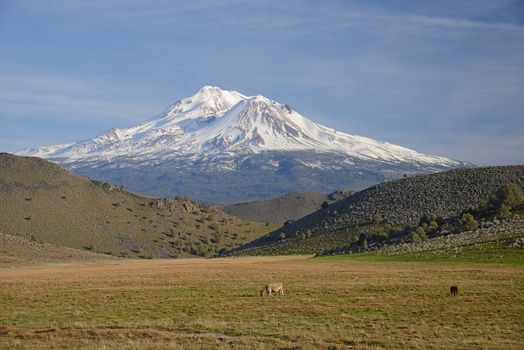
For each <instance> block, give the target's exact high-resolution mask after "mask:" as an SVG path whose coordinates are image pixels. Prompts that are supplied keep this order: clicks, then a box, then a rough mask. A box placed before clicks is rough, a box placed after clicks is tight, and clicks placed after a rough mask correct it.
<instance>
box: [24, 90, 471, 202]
mask: <svg viewBox="0 0 524 350" xmlns="http://www.w3.org/2000/svg"><path fill="white" fill-rule="evenodd" d="M18 154H20V155H31V156H38V157H43V158H47V159H49V160H52V161H54V162H57V163H60V164H63V165H65V166H66V167H68V168H69V169H72V170H74V171H75V172H77V173H78V174H81V175H85V176H90V177H92V178H98V179H103V180H104V181H110V182H114V183H118V184H122V185H125V186H126V187H127V188H130V189H132V190H134V191H139V192H141V193H148V194H151V195H156V196H175V195H185V196H190V197H192V198H195V199H197V200H199V201H205V202H210V203H232V202H238V201H246V200H251V199H260V198H270V197H274V196H277V195H280V194H282V193H290V192H301V191H302V192H303V191H314V192H323V193H328V192H331V191H334V190H336V189H340V188H356V189H361V188H365V187H367V186H369V185H371V184H376V183H378V182H382V181H384V180H386V179H392V178H398V177H400V176H401V175H403V174H417V173H424V172H432V171H438V170H444V169H451V168H455V167H461V166H465V165H467V164H466V163H463V162H459V161H454V160H451V159H448V158H445V157H438V156H431V155H425V154H421V153H419V152H416V151H414V150H411V149H408V148H405V147H401V146H398V145H393V144H390V143H387V142H381V141H376V140H372V139H370V138H366V137H362V136H356V135H350V134H347V133H343V132H339V131H336V130H333V129H331V128H328V127H325V126H323V125H320V124H317V123H315V122H313V121H311V120H310V119H308V118H306V117H304V116H302V115H301V114H300V113H298V112H297V111H296V110H294V109H293V108H291V107H290V106H288V105H285V104H281V103H279V102H276V101H273V100H270V99H268V98H266V97H263V96H260V95H259V96H245V95H243V94H241V93H239V92H236V91H228V90H222V89H220V88H217V87H211V86H205V87H203V88H202V89H200V90H199V91H197V92H196V93H195V94H194V95H193V96H190V97H187V98H183V99H181V100H179V101H177V102H176V103H175V104H173V105H172V106H170V107H169V108H167V109H166V110H165V111H164V112H163V113H162V114H161V115H159V116H157V117H155V118H153V119H151V120H149V121H146V122H144V123H142V124H139V125H136V126H133V127H130V128H121V129H112V130H110V131H108V132H107V133H105V134H103V135H100V136H97V137H95V138H92V139H88V140H84V141H79V142H76V143H72V144H66V145H57V146H50V147H40V148H36V149H31V150H26V151H22V152H19V153H18Z"/></svg>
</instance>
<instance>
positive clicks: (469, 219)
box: [460, 213, 479, 231]
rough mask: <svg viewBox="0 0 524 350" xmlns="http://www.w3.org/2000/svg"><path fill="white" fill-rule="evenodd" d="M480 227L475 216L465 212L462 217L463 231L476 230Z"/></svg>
mask: <svg viewBox="0 0 524 350" xmlns="http://www.w3.org/2000/svg"><path fill="white" fill-rule="evenodd" d="M478 227H479V224H478V222H477V220H475V217H474V216H473V215H471V214H469V213H466V214H463V215H462V217H461V218H460V228H461V230H463V231H474V230H476V229H477V228H478Z"/></svg>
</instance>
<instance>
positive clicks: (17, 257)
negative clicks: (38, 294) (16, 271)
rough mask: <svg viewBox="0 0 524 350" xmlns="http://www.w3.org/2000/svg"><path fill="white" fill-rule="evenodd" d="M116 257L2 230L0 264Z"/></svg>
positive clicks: (95, 259)
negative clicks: (9, 233)
mask: <svg viewBox="0 0 524 350" xmlns="http://www.w3.org/2000/svg"><path fill="white" fill-rule="evenodd" d="M111 259H115V258H114V257H111V256H109V255H105V254H95V253H92V252H89V251H85V250H79V249H73V248H67V247H63V246H58V245H55V244H49V243H38V242H33V241H31V240H29V239H26V238H22V237H19V236H13V235H7V234H4V233H1V232H0V266H1V265H4V264H7V265H15V264H28V263H56V262H78V261H82V262H100V261H108V260H109V261H110V260H111Z"/></svg>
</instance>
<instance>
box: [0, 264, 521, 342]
mask: <svg viewBox="0 0 524 350" xmlns="http://www.w3.org/2000/svg"><path fill="white" fill-rule="evenodd" d="M272 281H282V282H284V286H285V289H286V294H285V295H284V296H283V297H282V296H273V297H264V298H261V297H260V296H259V294H258V290H259V289H260V288H261V287H262V285H263V284H265V283H267V282H272ZM455 283H456V284H458V286H459V288H460V294H459V296H458V297H451V296H450V295H449V286H450V285H451V284H455ZM523 302H524V269H523V268H522V267H521V266H510V265H503V266H502V265H489V264H455V265H450V264H438V263H432V264H421V263H403V262H368V261H366V262H362V261H353V260H333V259H331V260H330V259H322V258H321V259H311V258H308V257H253V258H241V259H240V258H231V259H215V260H201V259H192V260H191V259H189V260H153V261H119V262H111V263H104V264H100V265H93V264H91V265H79V264H70V265H61V266H54V265H48V266H38V267H32V268H27V267H26V268H17V269H0V310H2V312H1V313H0V348H35V349H38V348H50V347H52V348H88V349H89V348H96V349H99V348H102V349H104V348H105V349H114V348H117V349H144V348H146V349H147V348H151V349H153V348H155V349H156V348H166V349H167V348H231V347H233V348H246V349H248V348H249V349H251V348H255V349H256V348H297V349H316V348H325V349H328V348H346V347H352V348H357V349H359V348H360V349H375V348H379V349H380V348H387V349H390V348H396V349H406V348H416V349H450V348H453V349H522V348H524V337H523V335H522V334H523V329H524V306H523V305H524V304H523Z"/></svg>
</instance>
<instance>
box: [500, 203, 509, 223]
mask: <svg viewBox="0 0 524 350" xmlns="http://www.w3.org/2000/svg"><path fill="white" fill-rule="evenodd" d="M509 208H510V207H509V205H506V204H504V203H502V204H501V205H500V208H499V210H498V217H499V219H502V220H504V219H509V218H510V217H511V210H510V209H509Z"/></svg>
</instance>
